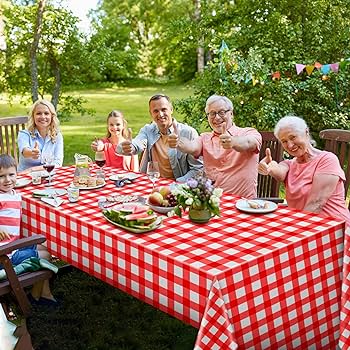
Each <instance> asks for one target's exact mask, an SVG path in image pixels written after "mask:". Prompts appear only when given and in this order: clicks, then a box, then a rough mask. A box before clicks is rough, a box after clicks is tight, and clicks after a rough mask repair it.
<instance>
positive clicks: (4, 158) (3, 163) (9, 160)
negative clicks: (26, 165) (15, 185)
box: [0, 154, 17, 169]
mask: <svg viewBox="0 0 350 350" xmlns="http://www.w3.org/2000/svg"><path fill="white" fill-rule="evenodd" d="M12 167H13V168H16V169H17V164H16V161H15V159H14V158H13V157H11V156H9V155H8V154H0V169H8V168H12Z"/></svg>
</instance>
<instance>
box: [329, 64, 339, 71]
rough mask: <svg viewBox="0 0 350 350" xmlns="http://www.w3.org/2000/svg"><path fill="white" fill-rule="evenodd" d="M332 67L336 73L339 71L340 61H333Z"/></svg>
mask: <svg viewBox="0 0 350 350" xmlns="http://www.w3.org/2000/svg"><path fill="white" fill-rule="evenodd" d="M330 67H331V70H332V71H333V72H334V73H338V71H339V63H331V64H330Z"/></svg>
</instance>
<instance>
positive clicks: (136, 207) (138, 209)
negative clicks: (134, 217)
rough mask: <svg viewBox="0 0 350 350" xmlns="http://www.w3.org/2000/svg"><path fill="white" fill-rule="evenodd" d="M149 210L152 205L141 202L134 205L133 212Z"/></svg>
mask: <svg viewBox="0 0 350 350" xmlns="http://www.w3.org/2000/svg"><path fill="white" fill-rule="evenodd" d="M149 210H150V207H149V206H148V205H142V204H139V205H137V206H135V207H134V209H133V213H134V214H137V213H143V212H148V211H149Z"/></svg>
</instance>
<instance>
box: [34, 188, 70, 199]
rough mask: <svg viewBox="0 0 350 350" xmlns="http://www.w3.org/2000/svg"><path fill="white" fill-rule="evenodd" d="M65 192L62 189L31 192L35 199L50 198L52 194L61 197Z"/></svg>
mask: <svg viewBox="0 0 350 350" xmlns="http://www.w3.org/2000/svg"><path fill="white" fill-rule="evenodd" d="M66 193H67V191H66V190H65V189H63V188H47V189H45V190H35V191H33V196H36V197H52V195H53V194H55V195H56V196H63V195H65V194H66Z"/></svg>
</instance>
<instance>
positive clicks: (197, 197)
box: [172, 173, 222, 222]
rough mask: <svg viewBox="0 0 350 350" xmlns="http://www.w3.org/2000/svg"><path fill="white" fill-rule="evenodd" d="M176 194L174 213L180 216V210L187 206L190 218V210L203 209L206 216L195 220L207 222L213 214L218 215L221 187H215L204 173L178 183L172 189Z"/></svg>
mask: <svg viewBox="0 0 350 350" xmlns="http://www.w3.org/2000/svg"><path fill="white" fill-rule="evenodd" d="M172 193H173V194H174V195H175V196H176V199H177V203H178V204H177V206H176V207H175V209H174V212H175V214H176V215H178V216H180V217H182V210H183V211H185V210H186V209H187V208H189V209H190V210H189V216H190V219H191V210H192V211H205V212H207V214H208V215H207V218H206V219H204V218H200V219H198V220H197V221H196V220H192V221H195V222H207V221H209V219H210V218H211V217H213V216H215V215H217V216H220V207H219V204H220V197H221V195H222V189H221V188H215V187H214V186H213V183H212V181H211V180H210V179H208V178H207V177H206V176H205V174H204V173H199V174H198V175H197V176H195V177H193V178H190V179H188V180H187V181H186V182H185V183H182V184H178V185H176V187H175V188H174V189H173V190H172Z"/></svg>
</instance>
